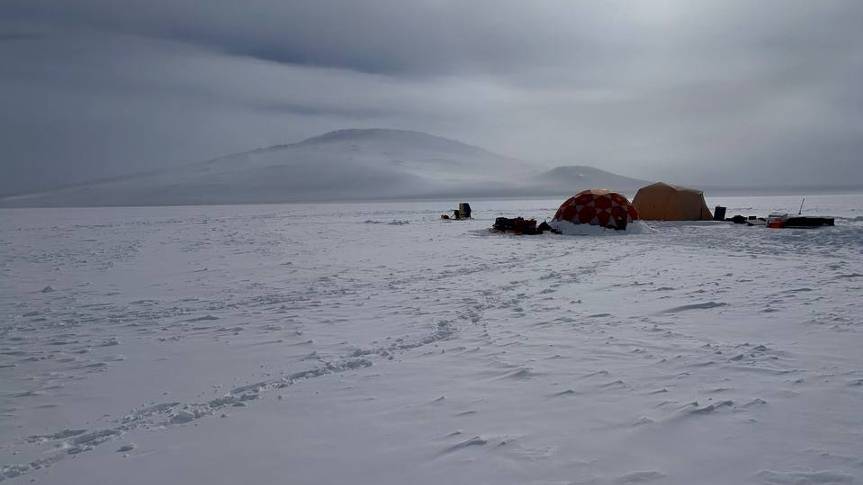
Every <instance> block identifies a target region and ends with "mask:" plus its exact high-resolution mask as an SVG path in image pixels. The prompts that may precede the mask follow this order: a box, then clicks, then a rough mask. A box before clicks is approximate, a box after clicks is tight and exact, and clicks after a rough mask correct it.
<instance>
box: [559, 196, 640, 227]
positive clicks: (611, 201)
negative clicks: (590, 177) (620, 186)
mask: <svg viewBox="0 0 863 485" xmlns="http://www.w3.org/2000/svg"><path fill="white" fill-rule="evenodd" d="M623 218H626V222H627V223H630V222H632V221H634V220H637V219H638V211H636V210H635V208H634V207H633V206H632V204H631V203H630V202H629V199H627V198H626V197H624V196H622V195H620V194H618V193H616V192H609V191H608V190H604V189H589V190H583V191H581V192H579V193H577V194H575V195H574V196H572V197H570V198H569V199H567V200H566V201H565V202H564V203H563V204H561V205H560V208H559V209H557V213H555V214H554V220H558V221H569V222H572V223H574V224H592V225H595V226H603V227H612V228H613V227H616V225H617V224H616V222H615V221H616V220H618V219H623Z"/></svg>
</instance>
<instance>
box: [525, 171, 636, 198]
mask: <svg viewBox="0 0 863 485" xmlns="http://www.w3.org/2000/svg"><path fill="white" fill-rule="evenodd" d="M536 182H537V184H538V185H539V186H540V187H542V188H543V189H544V190H545V192H546V193H564V194H565V193H567V192H568V191H569V189H571V188H573V187H583V188H588V187H598V188H607V189H613V190H617V191H621V192H629V191H634V190H636V189H638V188H639V187H643V186H645V185H648V184H650V183H651V182H648V181H646V180H639V179H634V178H631V177H624V176H623V175H618V174H616V173H611V172H607V171H605V170H600V169H598V168H596V167H588V166H586V165H568V166H563V167H556V168H553V169H551V170H549V171H548V172H545V173H542V174H540V175H539V176H538V177H536Z"/></svg>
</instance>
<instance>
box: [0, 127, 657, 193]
mask: <svg viewBox="0 0 863 485" xmlns="http://www.w3.org/2000/svg"><path fill="white" fill-rule="evenodd" d="M639 184H641V182H640V181H635V180H634V179H629V178H627V177H622V176H619V175H615V174H611V173H608V172H605V171H602V170H599V169H595V168H592V167H583V166H574V167H558V168H556V169H553V170H551V171H549V172H541V170H540V169H539V168H538V167H535V166H533V165H532V164H530V163H528V162H525V161H522V160H518V159H515V158H510V157H506V156H502V155H498V154H495V153H491V152H489V151H486V150H484V149H482V148H479V147H475V146H471V145H467V144H464V143H461V142H458V141H455V140H450V139H446V138H441V137H437V136H433V135H429V134H426V133H420V132H415V131H404V130H388V129H366V130H340V131H334V132H330V133H326V134H324V135H321V136H316V137H313V138H309V139H307V140H304V141H301V142H299V143H293V144H287V145H277V146H272V147H269V148H262V149H258V150H253V151H249V152H244V153H238V154H233V155H228V156H225V157H220V158H217V159H213V160H209V161H205V162H199V163H193V164H189V165H184V166H181V167H178V168H173V169H170V170H163V171H158V172H150V173H146V174H139V175H134V176H128V177H121V178H115V179H112V180H105V181H99V182H94V183H89V184H82V185H78V186H74V187H66V188H63V189H58V190H53V191H49V192H42V193H38V194H29V195H22V196H15V197H8V198H5V199H0V206H5V207H15V206H94V205H106V206H121V205H180V204H233V203H267V202H295V201H320V200H349V199H390V198H407V197H411V198H415V197H447V196H453V197H456V196H465V197H467V196H514V195H521V196H525V195H545V194H568V193H573V192H574V191H576V190H577V189H580V188H587V187H593V186H600V187H609V188H615V189H620V190H624V189H630V188H634V187H637V186H638V185H639Z"/></svg>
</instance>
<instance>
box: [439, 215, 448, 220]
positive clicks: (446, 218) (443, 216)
mask: <svg viewBox="0 0 863 485" xmlns="http://www.w3.org/2000/svg"><path fill="white" fill-rule="evenodd" d="M440 218H441V219H443V220H445V221H448V220H449V216H448V215H446V214H441V215H440Z"/></svg>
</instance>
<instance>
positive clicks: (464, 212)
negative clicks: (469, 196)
mask: <svg viewBox="0 0 863 485" xmlns="http://www.w3.org/2000/svg"><path fill="white" fill-rule="evenodd" d="M470 214H471V210H470V204H468V203H467V202H462V203H460V204H459V205H458V209H455V210H453V211H452V216H448V215H446V214H441V216H440V218H441V219H455V220H457V221H461V220H464V219H470Z"/></svg>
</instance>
